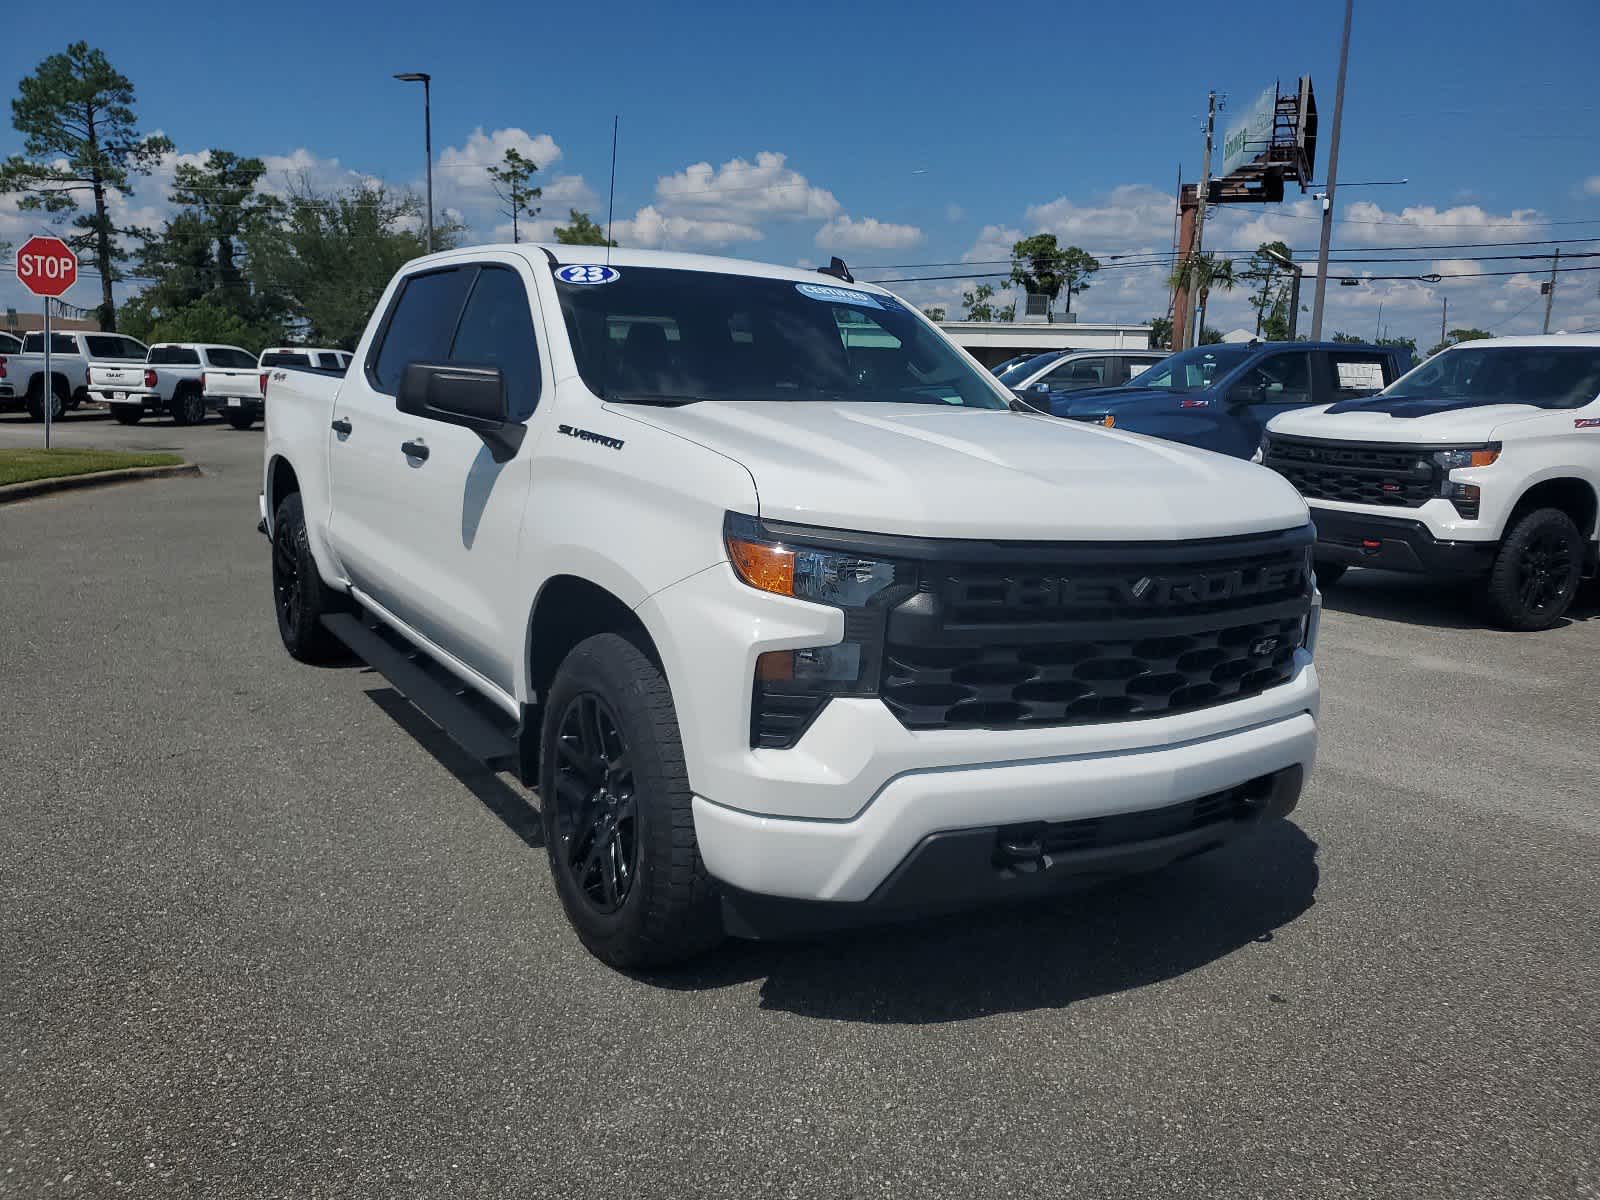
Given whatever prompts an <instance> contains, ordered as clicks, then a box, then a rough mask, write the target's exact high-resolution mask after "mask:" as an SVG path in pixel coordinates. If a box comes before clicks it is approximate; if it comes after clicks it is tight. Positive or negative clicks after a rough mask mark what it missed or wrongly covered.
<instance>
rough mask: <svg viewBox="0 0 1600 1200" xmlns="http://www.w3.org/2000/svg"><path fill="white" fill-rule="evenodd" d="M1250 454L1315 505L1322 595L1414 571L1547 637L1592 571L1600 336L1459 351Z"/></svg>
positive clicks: (1287, 426) (1288, 425)
mask: <svg viewBox="0 0 1600 1200" xmlns="http://www.w3.org/2000/svg"><path fill="white" fill-rule="evenodd" d="M1260 457H1261V458H1262V460H1263V461H1264V462H1265V463H1266V465H1267V466H1269V467H1272V468H1273V469H1274V470H1276V471H1278V472H1280V473H1281V474H1283V475H1284V476H1285V477H1286V478H1287V479H1288V480H1289V481H1290V482H1291V483H1293V484H1294V485H1295V486H1296V487H1297V488H1299V490H1300V492H1301V494H1302V495H1304V496H1305V498H1306V501H1307V502H1308V503H1309V504H1310V506H1311V511H1312V515H1313V517H1314V518H1315V520H1316V526H1317V549H1316V557H1317V578H1318V580H1319V581H1320V582H1321V584H1322V586H1323V587H1327V586H1329V585H1331V584H1332V583H1333V582H1335V581H1336V580H1337V579H1339V578H1340V577H1341V576H1342V575H1343V574H1344V572H1345V571H1346V570H1347V569H1348V568H1349V567H1353V566H1354V567H1378V568H1383V569H1387V570H1394V571H1411V572H1422V573H1426V574H1430V575H1438V576H1441V577H1444V578H1448V579H1454V580H1457V581H1459V582H1460V583H1462V584H1464V585H1466V586H1469V587H1472V588H1473V589H1475V590H1476V591H1477V592H1478V594H1479V595H1480V597H1481V599H1482V600H1483V602H1484V604H1485V607H1486V608H1487V610H1488V614H1489V616H1490V618H1491V619H1492V620H1494V621H1495V622H1496V623H1497V624H1499V625H1502V626H1504V627H1506V628H1508V629H1523V630H1529V629H1548V628H1550V627H1551V626H1553V625H1556V624H1558V623H1559V622H1560V621H1561V620H1562V619H1563V617H1564V616H1565V614H1566V611H1567V609H1568V608H1569V607H1570V606H1571V604H1572V600H1573V597H1574V596H1575V595H1576V594H1577V590H1578V586H1579V583H1580V581H1581V580H1582V579H1583V578H1584V577H1585V576H1593V575H1594V574H1595V571H1596V559H1597V542H1596V537H1597V533H1596V519H1595V518H1596V509H1597V507H1600V505H1597V499H1600V337H1597V336H1595V335H1592V334H1591V335H1570V336H1569V335H1549V336H1542V337H1518V338H1494V339H1492V340H1486V341H1476V342H1465V343H1462V344H1461V345H1458V346H1455V347H1452V348H1451V349H1449V350H1445V351H1443V352H1442V353H1440V354H1436V355H1435V356H1434V357H1432V358H1430V359H1428V360H1427V361H1426V362H1424V363H1422V364H1421V365H1420V366H1418V367H1416V368H1414V369H1413V370H1411V371H1409V372H1408V373H1407V374H1405V375H1404V376H1402V377H1401V378H1400V379H1398V380H1396V381H1395V382H1394V383H1392V384H1390V385H1389V386H1388V387H1387V388H1385V389H1384V390H1383V391H1382V392H1380V393H1378V394H1377V395H1376V396H1373V397H1371V398H1369V399H1361V400H1346V401H1341V402H1340V403H1338V404H1333V405H1322V406H1320V407H1317V408H1306V409H1300V410H1298V411H1296V412H1289V413H1284V414H1283V415H1281V416H1279V417H1276V418H1274V419H1273V421H1272V422H1271V424H1270V425H1268V427H1267V433H1266V437H1265V439H1264V440H1263V442H1262V446H1261V455H1260Z"/></svg>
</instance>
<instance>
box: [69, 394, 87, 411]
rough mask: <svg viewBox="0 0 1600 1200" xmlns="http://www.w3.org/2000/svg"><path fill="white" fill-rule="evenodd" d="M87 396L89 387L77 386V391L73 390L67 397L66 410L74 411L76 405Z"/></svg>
mask: <svg viewBox="0 0 1600 1200" xmlns="http://www.w3.org/2000/svg"><path fill="white" fill-rule="evenodd" d="M88 398H89V389H87V388H79V389H78V390H77V391H75V392H73V393H72V395H71V396H69V397H68V398H67V411H68V412H74V411H76V410H77V407H78V405H80V404H82V403H83V402H84V401H85V400H87V399H88Z"/></svg>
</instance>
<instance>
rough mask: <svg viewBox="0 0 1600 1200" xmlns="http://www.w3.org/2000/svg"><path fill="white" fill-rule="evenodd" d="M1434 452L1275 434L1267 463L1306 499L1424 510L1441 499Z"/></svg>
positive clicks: (1408, 447)
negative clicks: (1433, 457)
mask: <svg viewBox="0 0 1600 1200" xmlns="http://www.w3.org/2000/svg"><path fill="white" fill-rule="evenodd" d="M1432 453H1433V452H1432V451H1431V450H1426V449H1419V448H1417V447H1414V446H1395V445H1392V444H1385V443H1382V442H1373V443H1369V442H1326V441H1317V440H1315V439H1312V438H1293V437H1284V436H1282V435H1281V434H1273V435H1272V436H1271V437H1270V438H1269V439H1268V440H1267V447H1266V453H1265V455H1264V461H1265V463H1266V465H1267V466H1269V467H1271V468H1272V469H1273V470H1274V471H1276V472H1278V474H1280V475H1282V476H1283V477H1284V478H1285V479H1287V480H1288V481H1289V482H1290V483H1292V484H1294V486H1295V489H1296V490H1297V491H1298V492H1299V493H1300V494H1301V495H1302V496H1307V497H1310V498H1311V499H1314V500H1341V501H1344V502H1346V503H1349V504H1376V505H1388V506H1391V507H1396V508H1420V507H1422V505H1424V504H1426V503H1427V502H1428V501H1429V500H1432V499H1434V498H1436V497H1437V496H1438V495H1439V483H1440V475H1439V469H1438V467H1437V466H1436V465H1435V464H1434V462H1433V459H1432V457H1431V455H1432Z"/></svg>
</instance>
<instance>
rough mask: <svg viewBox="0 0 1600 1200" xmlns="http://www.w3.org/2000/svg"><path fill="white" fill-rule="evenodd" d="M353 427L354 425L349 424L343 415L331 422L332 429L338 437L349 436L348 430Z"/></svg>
mask: <svg viewBox="0 0 1600 1200" xmlns="http://www.w3.org/2000/svg"><path fill="white" fill-rule="evenodd" d="M354 428H355V426H353V425H351V424H350V422H349V421H346V420H345V419H344V418H343V417H339V418H338V419H337V420H335V421H334V423H333V431H334V432H335V433H337V434H338V435H339V436H340V437H349V436H350V431H351V430H352V429H354Z"/></svg>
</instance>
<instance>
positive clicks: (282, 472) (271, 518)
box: [267, 454, 300, 528]
mask: <svg viewBox="0 0 1600 1200" xmlns="http://www.w3.org/2000/svg"><path fill="white" fill-rule="evenodd" d="M298 491H300V477H299V476H298V475H296V474H295V470H294V465H293V464H292V463H290V462H289V460H288V459H287V458H285V457H284V456H283V455H281V454H274V455H273V456H272V458H271V459H270V460H269V461H268V462H267V526H268V528H271V526H272V525H273V523H274V522H275V521H276V520H277V516H278V505H280V504H282V503H283V501H284V498H285V497H286V496H288V495H290V494H291V493H293V492H298Z"/></svg>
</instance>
